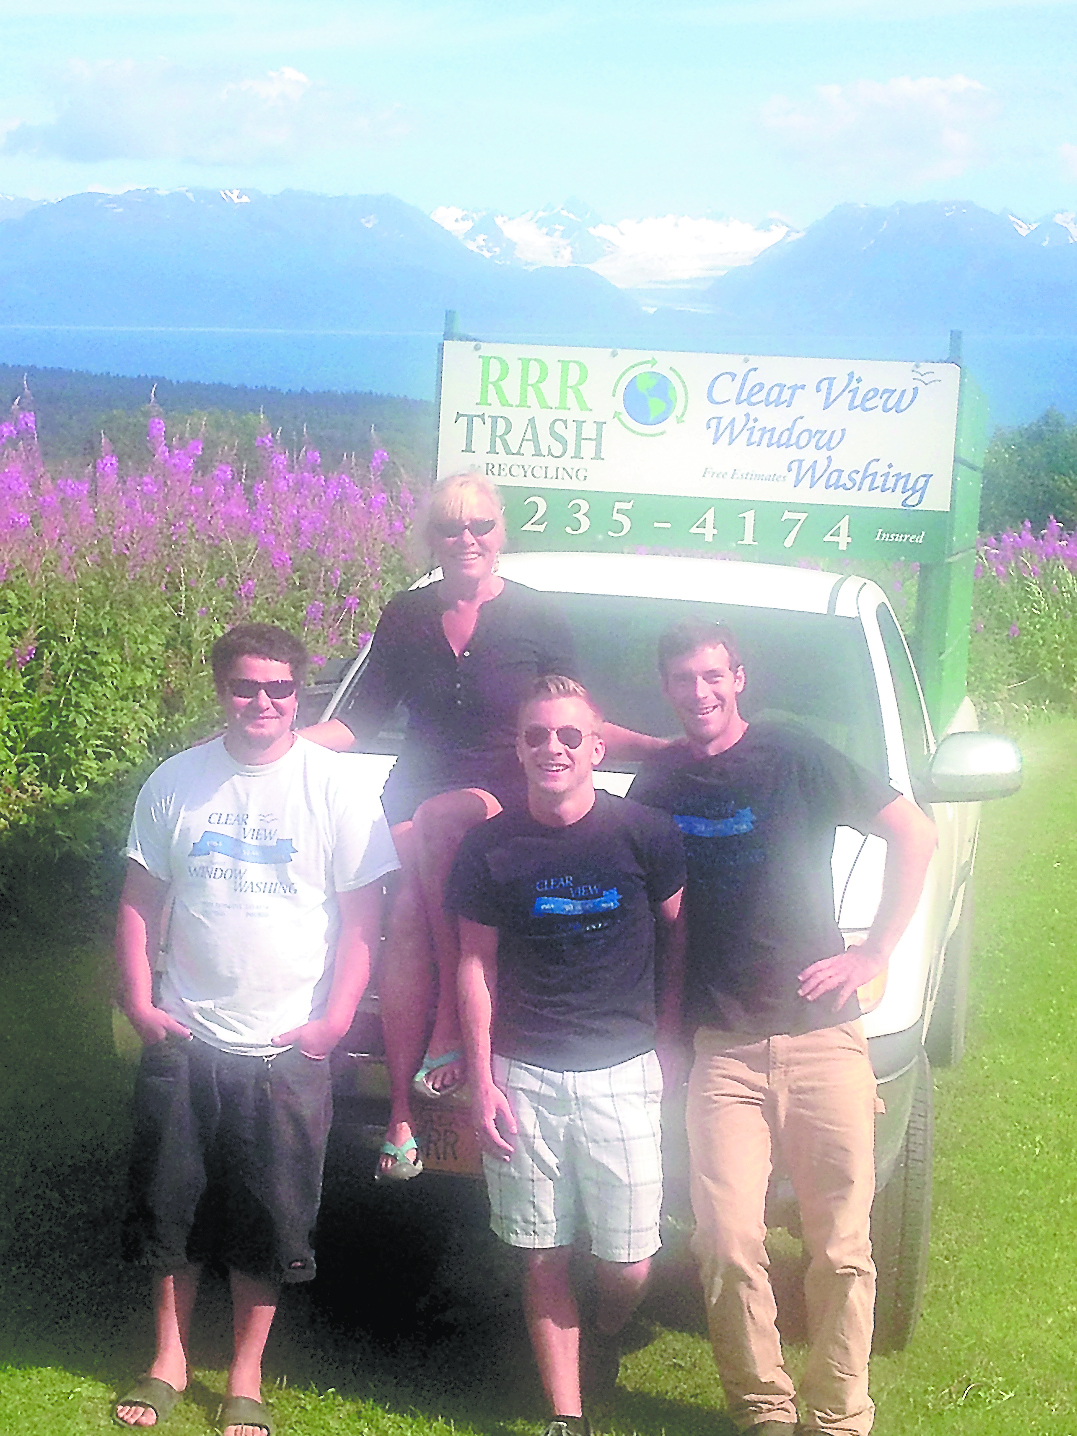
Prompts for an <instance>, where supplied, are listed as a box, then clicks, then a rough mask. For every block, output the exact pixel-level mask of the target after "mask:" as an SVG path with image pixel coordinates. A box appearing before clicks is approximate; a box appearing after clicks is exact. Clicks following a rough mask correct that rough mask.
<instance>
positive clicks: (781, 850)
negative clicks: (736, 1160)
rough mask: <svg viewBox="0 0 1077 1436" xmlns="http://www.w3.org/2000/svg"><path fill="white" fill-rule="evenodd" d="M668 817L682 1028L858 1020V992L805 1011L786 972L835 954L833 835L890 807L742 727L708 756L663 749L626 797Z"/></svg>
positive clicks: (793, 746)
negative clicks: (673, 851)
mask: <svg viewBox="0 0 1077 1436" xmlns="http://www.w3.org/2000/svg"><path fill="white" fill-rule="evenodd" d="M632 796H633V797H634V798H636V799H637V800H638V801H639V802H642V803H648V804H651V805H652V806H654V807H656V808H662V809H663V810H665V811H666V812H668V813H672V814H673V815H674V820H675V821H676V823H677V826H678V827H679V828H680V829H681V832H682V833H683V834H684V845H685V851H686V854H687V858H688V886H687V889H686V892H685V907H686V913H687V919H688V956H687V964H688V972H687V981H686V989H685V1009H686V1011H687V1012H688V1013H689V1014H690V1015H691V1017H692V1020H693V1021H695V1022H699V1023H702V1024H703V1025H704V1026H708V1027H717V1028H719V1029H721V1030H724V1031H736V1032H753V1033H758V1034H759V1035H760V1036H773V1035H774V1034H776V1033H799V1032H807V1031H812V1030H813V1029H816V1028H821V1027H830V1026H834V1025H836V1024H837V1023H839V1022H849V1021H851V1020H852V1019H853V1018H855V1017H857V1016H859V1014H860V1006H859V1003H858V1002H857V1000H856V994H855V993H854V994H853V996H852V997H851V998H850V999H849V1001H848V1002H847V1003H846V1004H845V1006H844V1007H843V1008H842V1009H841V1010H840V1011H838V1012H835V1011H834V994H833V993H825V994H824V995H823V996H822V997H820V998H817V999H816V1000H815V1001H814V1002H808V1001H807V1000H806V999H805V998H802V997H800V996H799V995H798V993H797V987H798V985H799V984H798V982H797V974H798V973H799V972H802V971H803V970H804V968H805V967H807V966H809V964H811V963H813V962H817V961H819V960H820V959H821V958H825V957H833V956H834V955H835V954H836V953H839V952H842V951H843V950H844V942H843V940H842V937H841V932H840V930H839V928H838V924H837V922H836V921H835V916H834V879H833V876H832V871H831V866H830V862H831V857H832V854H833V850H834V830H835V828H836V827H838V826H839V825H840V826H848V827H852V828H859V829H861V830H863V829H864V827H865V825H866V824H868V823H870V821H871V819H872V818H873V817H874V816H875V815H876V814H877V813H879V812H880V811H881V810H882V809H883V808H885V807H886V806H887V805H888V804H889V803H891V802H893V800H894V799H895V798H896V797H897V796H898V794H897V793H896V792H895V790H894V789H893V788H891V787H890V785H889V784H888V783H884V782H883V780H882V779H881V778H877V777H875V776H874V774H872V773H869V772H868V771H867V769H866V768H861V767H860V766H859V765H858V764H856V763H853V762H852V761H850V760H849V759H848V758H846V757H845V756H844V755H843V754H841V753H839V752H837V751H836V750H835V749H833V748H831V747H829V746H828V745H827V744H826V743H823V742H820V741H819V740H818V739H816V738H814V737H812V736H811V735H810V734H807V733H802V732H800V731H799V730H796V729H793V728H783V727H779V726H776V725H774V726H771V725H765V724H752V726H751V727H750V728H749V729H748V731H747V732H746V733H745V734H744V736H743V737H742V738H741V739H740V741H739V742H737V743H735V744H734V745H733V747H732V748H729V749H727V750H726V752H724V753H718V754H716V755H715V756H714V757H712V758H703V759H701V760H696V759H693V758H692V757H691V756H690V755H689V754H688V753H687V750H685V749H678V750H673V751H672V752H671V753H670V754H669V756H668V757H667V756H665V755H663V756H662V757H660V758H659V759H658V760H656V761H655V762H654V763H651V764H649V765H648V766H647V767H646V768H645V769H644V770H643V771H642V772H641V773H640V775H639V776H638V777H637V779H636V780H635V782H634V783H633V785H632Z"/></svg>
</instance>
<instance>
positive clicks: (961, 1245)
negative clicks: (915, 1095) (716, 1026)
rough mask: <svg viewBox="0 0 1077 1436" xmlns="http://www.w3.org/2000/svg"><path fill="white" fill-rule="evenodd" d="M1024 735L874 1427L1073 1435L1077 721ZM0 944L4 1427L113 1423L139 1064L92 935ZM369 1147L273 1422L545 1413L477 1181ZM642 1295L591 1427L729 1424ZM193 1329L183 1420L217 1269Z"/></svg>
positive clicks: (671, 1313)
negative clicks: (909, 1292) (131, 1060)
mask: <svg viewBox="0 0 1077 1436" xmlns="http://www.w3.org/2000/svg"><path fill="white" fill-rule="evenodd" d="M1021 741H1022V747H1023V749H1024V752H1025V758H1026V779H1025V787H1024V790H1023V792H1022V793H1021V794H1020V795H1019V796H1018V797H1017V798H1015V799H1012V800H1011V801H1009V802H1007V803H1005V804H997V805H995V806H993V807H988V808H986V809H985V812H984V826H983V833H982V841H981V848H980V855H979V862H978V878H977V896H976V901H977V932H976V943H975V946H976V963H975V976H974V985H973V997H972V1015H971V1020H970V1039H969V1048H968V1053H967V1055H966V1058H965V1061H964V1062H963V1064H962V1065H961V1066H960V1067H958V1068H956V1069H953V1070H952V1071H948V1072H943V1073H940V1074H938V1075H937V1078H936V1089H937V1090H936V1111H937V1121H938V1131H937V1140H936V1166H935V1216H934V1233H933V1243H932V1262H931V1270H930V1277H929V1283H928V1292H927V1300H926V1303H925V1308H924V1315H923V1318H922V1320H921V1323H920V1326H919V1329H918V1331H917V1333H916V1336H915V1338H914V1340H913V1343H912V1345H911V1346H910V1348H909V1349H908V1350H907V1351H905V1352H902V1353H899V1354H897V1355H892V1356H886V1357H880V1358H879V1359H877V1360H876V1361H875V1363H874V1366H873V1392H874V1396H875V1400H876V1402H877V1404H878V1418H877V1422H876V1428H875V1429H876V1431H877V1432H878V1433H880V1436H913V1433H938V1436H995V1433H999V1436H1002V1433H1006V1436H1009V1433H1014V1436H1017V1433H1028V1436H1077V1355H1075V1353H1077V1271H1075V1261H1074V1255H1073V1252H1074V1247H1075V1239H1077V1220H1075V1218H1077V1211H1075V1189H1077V1160H1075V1145H1077V1144H1075V1136H1077V1117H1075V1115H1074V1113H1075V1112H1077V1058H1075V1055H1074V1053H1075V1050H1077V992H1075V986H1077V978H1075V975H1074V966H1075V964H1074V957H1075V956H1077V954H1075V952H1074V943H1073V940H1072V938H1071V927H1070V924H1071V922H1072V921H1073V914H1074V912H1075V910H1077V903H1075V901H1074V898H1075V887H1077V878H1075V874H1077V830H1075V823H1074V817H1075V815H1077V764H1075V763H1074V761H1073V760H1074V756H1075V755H1077V721H1061V720H1059V721H1055V722H1052V723H1049V724H1044V725H1043V726H1040V727H1037V728H1033V729H1030V730H1028V731H1027V732H1025V733H1024V734H1023V735H1022V740H1021ZM0 963H2V969H3V973H4V989H3V990H4V999H5V1000H4V1007H3V1020H4V1028H3V1032H2V1034H0V1110H2V1121H3V1134H4V1140H3V1144H2V1150H0V1194H2V1196H0V1436H31V1433H32V1436H40V1433H45V1432H47V1433H50V1436H67V1433H83V1432H96V1431H104V1430H106V1429H113V1428H112V1427H111V1425H110V1422H109V1415H108V1406H109V1402H110V1401H111V1400H112V1399H113V1397H114V1396H115V1394H116V1393H117V1391H118V1389H119V1388H120V1387H121V1386H122V1385H123V1384H124V1382H125V1381H127V1380H129V1379H130V1377H131V1376H132V1375H133V1374H135V1373H137V1372H138V1371H139V1370H141V1369H142V1368H143V1366H144V1365H145V1362H146V1360H147V1358H148V1355H149V1352H150V1345H151V1343H150V1332H149V1320H148V1310H147V1306H146V1296H147V1293H146V1286H145V1282H144V1280H143V1279H142V1278H141V1277H139V1276H138V1275H137V1274H135V1273H132V1272H130V1271H128V1270H126V1269H125V1268H124V1267H123V1266H122V1265H121V1264H120V1263H119V1262H118V1260H117V1256H116V1225H117V1220H118V1215H119V1209H120V1204H121V1201H122V1194H123V1180H124V1167H125V1161H126V1154H125V1147H126V1140H127V1119H126V1100H127V1094H128V1091H129V1084H130V1071H129V1069H127V1068H126V1067H125V1066H124V1065H123V1064H122V1063H120V1062H118V1061H117V1060H116V1059H115V1057H114V1056H113V1055H112V1046H111V1030H110V1020H109V1011H108V993H107V987H108V980H109V979H108V972H107V958H105V957H104V955H103V952H102V950H101V949H100V948H99V947H98V946H95V945H93V944H87V945H82V946H76V947H74V948H72V946H71V945H70V944H65V943H63V942H62V941H59V940H58V939H57V938H56V937H55V936H54V935H52V936H50V937H49V938H48V939H45V938H41V939H40V940H37V941H35V939H34V938H33V936H32V935H30V934H26V933H10V932H9V933H7V934H6V935H5V937H4V941H3V956H2V958H0ZM369 1162H370V1159H369V1157H367V1156H365V1155H363V1156H361V1157H357V1156H356V1154H354V1153H353V1152H352V1151H351V1150H349V1149H348V1147H347V1146H346V1145H344V1144H338V1146H337V1148H336V1149H335V1151H334V1153H333V1162H332V1169H331V1171H332V1175H331V1180H330V1181H329V1183H328V1192H327V1203H326V1208H325V1223H324V1232H323V1240H322V1244H321V1249H320V1253H319V1255H320V1261H321V1275H320V1276H319V1280H318V1282H317V1283H316V1284H315V1287H314V1288H312V1289H302V1290H299V1291H297V1292H293V1293H290V1294H289V1298H288V1299H287V1300H286V1302H285V1304H284V1306H283V1307H282V1311H281V1315H280V1317H279V1318H278V1324H277V1327H276V1329H275V1331H274V1335H273V1338H272V1339H271V1348H270V1351H269V1370H270V1375H271V1379H272V1380H273V1381H274V1383H275V1387H274V1389H271V1390H268V1391H267V1395H268V1396H269V1397H270V1399H271V1400H272V1403H273V1405H274V1408H275V1410H276V1413H277V1416H278V1419H279V1420H280V1422H281V1424H282V1427H284V1428H285V1429H286V1430H287V1431H288V1432H294V1433H297V1436H300V1433H310V1436H314V1433H335V1432H341V1433H359V1432H369V1433H373V1436H382V1433H384V1436H397V1433H399V1436H405V1433H409V1436H412V1433H413V1436H435V1433H436V1436H441V1433H445V1436H449V1433H455V1432H457V1431H460V1432H476V1433H488V1436H494V1433H501V1432H503V1433H513V1436H516V1433H519V1436H524V1434H525V1433H527V1432H529V1431H533V1430H534V1429H535V1428H537V1427H540V1426H541V1423H542V1421H543V1419H544V1416H543V1407H542V1401H541V1395H540V1392H539V1389H538V1385H537V1380H536V1377H535V1375H534V1371H533V1368H532V1365H531V1361H530V1357H529V1354H528V1350H527V1343H526V1336H525V1334H524V1331H523V1327H522V1323H521V1320H520V1317H519V1311H518V1307H517V1302H516V1297H515V1286H514V1273H513V1269H512V1264H511V1261H510V1260H508V1259H506V1256H505V1253H504V1252H503V1251H502V1250H501V1249H500V1248H499V1247H498V1245H497V1243H496V1242H494V1240H493V1238H492V1237H490V1236H489V1234H488V1233H486V1232H485V1230H484V1228H483V1221H482V1211H481V1206H480V1204H479V1203H478V1202H477V1201H476V1200H475V1197H474V1193H468V1192H460V1191H459V1190H458V1189H456V1188H455V1186H454V1185H453V1184H452V1183H451V1182H446V1181H444V1180H442V1181H441V1182H440V1183H437V1182H435V1181H433V1180H431V1181H430V1182H426V1181H425V1180H424V1182H421V1183H415V1184H413V1185H414V1187H415V1188H421V1189H423V1190H419V1191H414V1190H412V1188H410V1187H409V1188H406V1189H403V1190H401V1191H394V1192H391V1193H384V1192H382V1191H380V1190H376V1189H374V1188H373V1187H372V1184H370V1182H369V1178H368V1176H367V1173H368V1171H369ZM648 1314H649V1316H650V1318H651V1324H650V1326H648V1327H647V1328H646V1329H645V1330H644V1332H643V1337H644V1338H649V1339H647V1340H646V1344H641V1347H640V1349H639V1350H637V1351H635V1352H633V1353H632V1355H630V1356H629V1357H627V1358H626V1359H625V1361H624V1363H623V1364H622V1384H621V1388H620V1390H619V1392H618V1396H617V1400H616V1403H615V1404H614V1406H613V1408H612V1409H611V1410H610V1411H609V1413H608V1414H607V1417H606V1419H605V1420H604V1421H603V1422H602V1423H601V1424H602V1428H603V1429H604V1430H608V1431H611V1432H622V1433H629V1432H640V1433H644V1436H663V1433H666V1436H675V1433H677V1436H679V1433H685V1436H697V1433H698V1436H704V1433H707V1436H729V1433H730V1432H731V1430H732V1428H731V1427H730V1426H729V1425H728V1423H727V1422H726V1421H725V1419H724V1418H723V1417H722V1416H721V1415H720V1411H721V1394H720V1392H719V1389H718V1383H717V1380H716V1378H715V1375H714V1370H713V1364H712V1362H711V1358H710V1353H709V1349H708V1348H707V1346H706V1343H705V1340H704V1338H703V1336H702V1321H701V1313H700V1311H699V1308H698V1305H697V1301H696V1300H695V1299H694V1298H693V1297H692V1295H691V1293H685V1292H683V1291H682V1292H681V1293H679V1294H678V1293H677V1292H673V1293H670V1292H669V1291H666V1292H664V1293H663V1292H659V1293H657V1294H656V1296H655V1298H654V1299H653V1300H652V1302H651V1305H650V1309H649V1313H648ZM196 1328H197V1331H196V1351H195V1360H196V1371H195V1373H194V1381H193V1383H192V1390H191V1399H190V1401H189V1402H187V1403H186V1404H185V1405H184V1406H183V1407H181V1408H180V1409H179V1410H178V1411H177V1413H176V1415H175V1416H173V1417H172V1418H171V1419H170V1421H169V1423H168V1430H169V1431H174V1432H176V1433H177V1436H187V1433H194V1432H205V1431H206V1430H208V1429H210V1427H211V1425H212V1423H213V1418H214V1416H215V1414H216V1408H217V1401H218V1399H219V1393H220V1392H221V1391H222V1389H223V1382H224V1365H225V1361H226V1353H227V1350H228V1344H229V1332H228V1308H227V1301H226V1299H225V1296H224V1292H223V1288H222V1287H221V1286H219V1285H218V1284H216V1283H215V1282H213V1281H210V1282H208V1283H207V1289H206V1292H205V1299H204V1301H203V1302H202V1304H201V1306H200V1308H199V1312H198V1313H197V1315H196ZM790 1356H791V1364H792V1365H793V1366H794V1368H796V1366H797V1365H798V1364H799V1360H800V1359H801V1356H802V1353H801V1352H800V1351H798V1350H797V1349H796V1348H793V1349H792V1350H791V1352H790Z"/></svg>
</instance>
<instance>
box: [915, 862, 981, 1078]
mask: <svg viewBox="0 0 1077 1436" xmlns="http://www.w3.org/2000/svg"><path fill="white" fill-rule="evenodd" d="M972 924H973V901H972V878H971V877H969V879H968V880H967V882H966V883H965V896H964V898H963V900H962V903H961V916H960V917H959V918H958V920H957V926H956V927H955V928H954V930H953V933H952V934H951V936H950V941H949V942H948V943H947V944H946V952H945V954H944V955H943V959H942V977H941V978H940V979H939V990H938V993H937V994H936V997H935V1007H934V1010H933V1011H932V1013H931V1023H930V1025H929V1027H928V1029H927V1037H926V1038H925V1039H924V1048H925V1050H926V1052H927V1055H928V1057H929V1058H930V1060H931V1065H932V1067H954V1066H956V1065H957V1063H958V1062H960V1061H961V1059H962V1057H963V1056H964V1055H965V1026H966V1023H967V1021H968V1012H969V974H970V972H971V970H972Z"/></svg>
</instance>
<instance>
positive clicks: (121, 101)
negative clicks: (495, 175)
mask: <svg viewBox="0 0 1077 1436" xmlns="http://www.w3.org/2000/svg"><path fill="white" fill-rule="evenodd" d="M59 90H60V93H61V94H62V96H63V98H62V101H61V102H60V103H59V105H58V106H57V107H56V108H57V112H56V117H55V119H53V120H51V121H48V122H46V123H43V124H31V123H29V122H24V123H21V124H17V125H15V126H13V127H10V128H9V129H8V131H7V134H6V135H5V136H4V140H3V143H2V144H0V154H4V155H18V154H26V155H36V156H42V157H48V158H56V159H63V160H74V161H76V162H80V161H81V162H86V163H93V162H98V161H102V160H114V159H140V160H157V159H172V160H182V161H185V162H187V163H194V164H205V165H234V164H270V163H281V162H285V163H286V162H288V161H289V160H296V159H300V158H303V157H304V156H306V155H309V154H310V153H311V151H325V150H330V149H341V148H346V147H348V146H351V145H354V144H357V143H362V142H364V141H369V140H370V138H371V137H372V136H373V135H375V134H383V133H385V131H386V130H387V129H389V128H390V127H391V126H390V123H389V117H387V116H384V115H382V116H376V115H372V114H371V113H370V112H368V111H367V110H365V109H364V108H363V107H362V105H361V104H360V103H359V101H358V99H357V97H356V96H355V95H353V94H351V93H349V92H347V91H344V90H334V89H331V88H329V87H328V86H325V85H321V84H318V83H317V82H315V81H312V80H310V79H309V78H308V77H307V76H306V75H304V74H303V73H302V72H301V71H299V70H295V69H292V68H291V67H289V66H283V67H282V68H281V69H279V70H271V71H269V72H268V73H267V74H263V75H256V76H238V77H237V76H235V75H226V74H223V73H221V72H217V73H214V71H213V70H212V69H199V70H193V69H187V68H184V67H183V66H180V65H175V64H172V63H170V62H168V61H166V60H156V61H151V62H136V61H133V60H105V61H101V62H99V63H95V64H86V63H85V62H82V61H73V62H72V63H71V64H69V65H68V67H67V69H66V71H65V72H64V74H63V76H62V79H61V84H60V86H59Z"/></svg>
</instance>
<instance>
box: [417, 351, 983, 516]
mask: <svg viewBox="0 0 1077 1436" xmlns="http://www.w3.org/2000/svg"><path fill="white" fill-rule="evenodd" d="M959 385H960V369H959V367H958V366H957V365H956V364H949V363H939V364H912V363H894V362H892V361H883V360H864V361H859V360H858V361H852V360H845V359H840V360H839V359H795V358H780V357H774V356H755V357H753V356H747V355H742V354H669V353H658V352H649V351H646V350H628V349H578V348H564V349H562V348H557V347H554V346H545V345H520V344H488V343H476V342H473V341H469V340H450V341H447V342H446V343H445V346H444V351H443V368H442V381H441V416H440V428H439V433H438V477H439V478H445V477H447V476H448V475H450V474H454V473H459V472H461V471H463V470H465V469H470V468H479V469H481V470H482V472H483V473H484V474H486V475H487V477H489V478H490V479H491V480H492V481H493V482H494V483H496V484H498V485H510V486H521V487H526V488H529V489H540V490H544V491H547V492H548V491H549V490H556V489H566V490H573V491H576V492H587V491H589V490H590V491H594V492H596V493H619V494H651V495H662V494H667V495H681V496H685V497H698V498H708V499H733V500H736V501H737V502H744V501H748V502H777V503H783V504H793V503H794V501H795V503H796V505H798V506H800V505H813V504H826V505H841V506H842V507H843V508H844V509H854V508H870V509H875V510H893V511H895V517H896V516H898V515H902V516H911V513H913V512H919V513H929V512H936V513H941V512H945V511H946V510H948V509H949V507H950V485H951V475H952V468H953V455H954V435H955V428H956V423H957V402H958V389H959Z"/></svg>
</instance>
